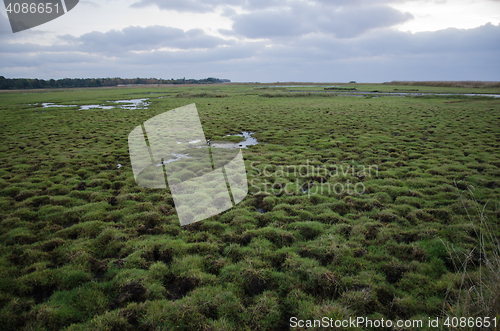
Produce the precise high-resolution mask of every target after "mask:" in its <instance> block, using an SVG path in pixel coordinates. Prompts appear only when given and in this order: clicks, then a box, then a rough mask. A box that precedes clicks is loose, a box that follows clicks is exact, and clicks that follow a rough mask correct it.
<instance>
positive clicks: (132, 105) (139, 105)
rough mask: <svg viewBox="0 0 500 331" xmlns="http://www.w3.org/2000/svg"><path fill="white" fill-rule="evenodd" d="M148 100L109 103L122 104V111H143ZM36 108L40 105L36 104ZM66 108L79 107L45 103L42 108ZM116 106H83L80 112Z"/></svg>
mask: <svg viewBox="0 0 500 331" xmlns="http://www.w3.org/2000/svg"><path fill="white" fill-rule="evenodd" d="M146 100H148V99H147V98H146V99H131V100H117V101H108V102H113V103H116V104H120V105H119V106H118V107H119V108H121V109H129V110H134V109H143V108H147V107H148V106H149V105H150V103H149V102H146ZM34 105H35V106H36V105H38V104H34ZM64 107H78V106H77V105H56V104H55V103H53V102H43V103H42V108H64ZM113 108H116V106H106V105H83V106H80V110H89V109H113Z"/></svg>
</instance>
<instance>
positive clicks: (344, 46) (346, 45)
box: [0, 24, 500, 82]
mask: <svg viewBox="0 0 500 331" xmlns="http://www.w3.org/2000/svg"><path fill="white" fill-rule="evenodd" d="M130 29H131V30H130V31H132V32H134V31H135V32H134V33H138V32H137V31H136V30H134V29H136V28H135V27H132V28H130ZM155 29H156V28H155ZM155 29H153V30H155ZM123 31H129V30H127V29H124V30H123ZM144 31H150V30H149V29H147V28H146V29H144ZM144 31H142V32H141V33H142V34H141V33H138V35H139V36H136V37H135V39H134V38H132V37H130V38H131V39H130V40H128V43H126V42H125V41H123V40H120V39H118V40H117V41H115V42H114V44H112V45H111V46H110V45H107V44H106V43H107V42H112V39H113V38H115V37H117V36H118V37H119V35H120V33H121V32H120V33H118V34H117V35H116V34H115V32H113V33H109V34H101V35H97V36H99V38H93V37H92V36H93V35H90V34H89V35H87V36H86V37H84V36H82V37H81V38H75V37H69V36H66V37H65V38H66V39H67V40H72V38H73V41H74V42H75V44H72V45H60V46H52V47H46V46H43V47H42V46H36V45H25V44H9V45H8V46H7V47H4V48H3V49H0V57H1V58H2V61H1V62H0V72H2V74H3V75H5V76H6V77H12V76H14V77H19V75H20V74H23V73H26V75H27V76H29V77H34V76H38V77H39V78H44V77H45V78H63V77H67V76H69V77H103V76H111V77H114V76H123V77H137V76H141V77H144V76H151V77H163V78H170V77H192V78H202V77H208V76H216V77H225V78H229V79H231V80H233V81H263V82H265V81H287V80H295V81H318V82H325V81H330V82H332V81H349V80H357V81H365V82H366V81H372V82H377V81H387V80H395V79H399V80H403V79H410V80H418V79H421V80H432V79H434V80H441V79H442V80H498V77H499V76H500V68H499V67H498V66H497V65H496V63H497V62H498V58H499V57H500V46H499V45H500V25H492V24H486V25H484V26H481V27H478V28H475V29H468V30H460V29H446V30H441V31H436V32H420V33H415V34H412V33H407V32H400V31H394V30H391V29H378V30H373V31H370V32H367V33H365V34H363V35H361V36H359V37H356V38H336V37H335V36H334V35H332V34H329V33H320V32H314V33H310V34H304V35H300V36H298V37H296V38H288V39H286V38H284V39H280V40H279V41H280V43H274V42H273V43H271V42H269V41H262V42H237V43H236V42H235V43H233V44H228V45H227V46H223V47H222V46H219V47H213V48H206V49H201V47H195V48H186V50H185V51H154V52H142V53H135V52H127V51H125V52H119V51H116V52H111V51H110V48H113V47H116V48H120V47H121V48H120V49H125V50H127V49H136V48H140V47H143V48H144V49H148V48H151V47H158V45H159V44H161V43H159V42H155V41H154V40H155V38H156V37H157V36H158V34H154V33H152V35H153V36H152V40H149V39H147V40H142V44H139V40H141V38H140V36H146V35H148V33H145V32H144ZM159 31H163V30H161V29H159ZM166 31H169V33H170V34H169V36H171V37H172V38H173V40H177V39H176V38H185V39H186V40H187V41H186V42H187V43H190V42H191V41H190V40H193V39H196V38H200V37H204V36H205V34H204V33H203V32H202V31H200V30H190V31H187V32H182V31H177V30H175V29H174V30H166ZM132 32H130V36H134V35H135V34H134V33H132ZM126 33H127V34H128V33H129V32H126ZM103 35H105V36H107V37H103ZM164 35H165V34H162V36H164ZM180 36H183V37H180ZM125 39H126V38H125ZM143 39H145V37H143ZM96 40H97V41H96ZM179 42H180V41H179ZM151 45H153V46H151ZM189 46H196V45H192V44H189ZM11 50H12V51H11ZM14 50H15V51H16V52H14ZM20 68H21V69H20ZM22 68H24V69H22ZM15 73H17V74H15ZM46 73H51V74H52V76H50V75H49V76H45V75H46Z"/></svg>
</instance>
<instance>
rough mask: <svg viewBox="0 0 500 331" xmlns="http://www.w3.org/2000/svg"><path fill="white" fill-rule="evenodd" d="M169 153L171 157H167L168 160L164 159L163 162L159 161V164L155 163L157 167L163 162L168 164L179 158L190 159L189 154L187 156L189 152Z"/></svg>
mask: <svg viewBox="0 0 500 331" xmlns="http://www.w3.org/2000/svg"><path fill="white" fill-rule="evenodd" d="M170 155H172V156H173V158H171V159H168V160H166V161H165V160H164V161H163V162H161V163H159V164H156V166H157V167H161V166H162V165H164V164H169V163H172V162H175V161H179V160H181V159H190V158H191V156H189V154H176V153H171V154H170Z"/></svg>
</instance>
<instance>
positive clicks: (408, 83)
mask: <svg viewBox="0 0 500 331" xmlns="http://www.w3.org/2000/svg"><path fill="white" fill-rule="evenodd" d="M384 84H386V85H404V86H435V87H475V88H485V87H500V82H484V81H471V80H468V81H419V82H414V81H392V82H388V83H384Z"/></svg>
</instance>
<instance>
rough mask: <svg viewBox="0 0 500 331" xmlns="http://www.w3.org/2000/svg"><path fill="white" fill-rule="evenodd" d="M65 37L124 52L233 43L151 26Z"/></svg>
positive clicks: (84, 47) (85, 48)
mask: <svg viewBox="0 0 500 331" xmlns="http://www.w3.org/2000/svg"><path fill="white" fill-rule="evenodd" d="M60 38H61V39H62V40H64V41H66V42H70V43H73V44H75V45H77V46H78V48H79V49H80V50H82V51H98V52H111V53H120V52H126V51H151V50H155V49H158V48H161V47H170V48H180V49H192V48H214V47H217V46H220V45H225V44H231V43H232V42H231V41H225V40H224V39H221V38H217V37H213V36H209V35H207V34H205V33H204V32H203V31H202V30H200V29H192V30H189V31H186V32H184V31H183V30H182V29H177V28H171V27H165V26H149V27H145V28H142V27H136V26H131V27H127V28H124V29H123V30H121V31H117V30H111V31H108V32H105V33H103V32H95V31H94V32H90V33H87V34H84V35H82V36H80V37H73V36H69V35H65V36H61V37H60Z"/></svg>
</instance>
